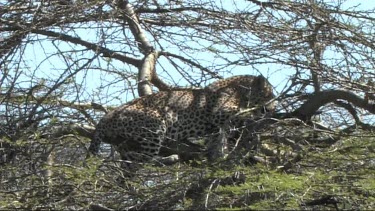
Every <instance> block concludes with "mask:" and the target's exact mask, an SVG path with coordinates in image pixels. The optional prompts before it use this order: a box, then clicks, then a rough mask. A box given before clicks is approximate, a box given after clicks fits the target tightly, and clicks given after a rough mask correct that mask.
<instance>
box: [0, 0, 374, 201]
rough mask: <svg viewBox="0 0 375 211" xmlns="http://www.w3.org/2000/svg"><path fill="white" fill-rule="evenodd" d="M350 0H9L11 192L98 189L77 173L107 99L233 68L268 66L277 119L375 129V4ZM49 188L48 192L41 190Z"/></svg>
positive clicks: (3, 134)
mask: <svg viewBox="0 0 375 211" xmlns="http://www.w3.org/2000/svg"><path fill="white" fill-rule="evenodd" d="M349 2H350V1H348V2H345V1H337V2H334V3H332V2H329V1H323V0H322V1H317V0H311V1H310V0H295V1H279V0H269V1H258V0H248V1H241V2H238V1H228V2H218V1H211V0H207V1H194V0H191V1H159V0H154V1H147V0H146V1H125V0H115V1H107V0H91V1H90V0H87V1H84V0H66V1H63V0H39V1H38V0H35V1H34V0H32V1H26V0H24V1H23V0H8V1H1V2H0V33H1V34H0V36H1V38H0V39H1V43H0V69H1V75H0V96H1V97H0V101H1V105H0V109H1V113H0V117H1V119H0V124H1V128H0V141H1V142H0V144H1V147H0V153H1V160H0V165H2V168H3V169H2V172H1V173H0V176H1V180H2V184H4V185H3V186H2V187H3V188H2V191H3V192H4V193H6V194H5V195H4V198H6V199H7V200H4V201H6V202H9V201H16V202H17V203H16V204H14V206H15V207H17V206H21V205H19V204H22V206H21V207H27V206H34V205H36V204H38V206H47V207H55V208H56V207H58V206H60V205H59V204H63V205H61V206H63V207H64V206H68V205H67V204H69V203H68V202H67V201H68V200H67V199H68V198H69V197H68V196H69V195H70V194H72V193H74V194H73V195H74V196H79V197H78V198H79V199H82V198H86V199H88V198H92V195H90V194H92V193H93V192H91V191H92V189H90V188H88V190H90V191H82V192H84V194H82V193H81V192H79V191H77V190H86V189H85V188H86V187H83V186H85V185H87V184H86V183H85V182H82V183H80V182H77V183H79V184H80V185H81V186H79V188H77V183H75V182H72V180H73V178H76V177H79V178H85V177H87V176H88V175H90V177H94V176H92V172H91V173H86V174H83V176H82V175H81V176H77V175H76V174H77V171H79V169H81V168H83V167H82V164H79V163H77V161H83V160H84V157H85V154H86V145H87V143H88V142H89V139H90V138H91V135H92V132H93V130H94V128H95V125H96V123H97V121H98V120H99V119H100V117H102V116H103V115H104V114H105V113H106V112H107V111H108V110H109V109H111V108H113V107H114V106H117V105H120V104H121V103H125V102H127V101H128V100H130V99H133V98H135V97H138V96H143V95H149V94H152V93H153V92H156V91H163V90H169V89H173V88H175V87H178V86H189V87H203V86H205V85H206V84H207V83H208V82H210V81H212V80H214V79H219V78H222V77H226V76H229V75H232V74H263V75H265V76H267V77H268V78H269V80H270V81H271V83H273V84H274V86H275V92H276V94H277V96H278V97H277V99H276V101H277V103H278V110H277V112H276V115H275V117H277V118H291V117H296V118H298V119H300V120H302V121H305V122H307V123H308V122H311V119H312V117H313V116H314V115H316V114H319V116H320V118H321V120H322V122H324V124H325V129H330V130H331V131H334V130H338V131H336V132H338V133H340V134H341V133H353V132H355V131H358V129H361V130H362V131H372V130H373V129H374V127H373V123H374V113H375V104H374V100H375V96H374V93H375V87H374V78H375V71H374V69H375V68H374V65H375V61H374V58H373V51H374V44H373V43H375V42H374V37H375V36H374V32H373V30H372V28H373V27H374V24H375V19H374V18H375V17H374V9H373V8H372V9H371V8H369V9H367V10H365V9H362V8H363V7H360V5H350V4H349ZM355 129H357V130H355ZM74 158H77V159H74ZM94 163H95V162H94ZM10 164H13V165H14V166H16V167H17V171H14V170H12V168H11V165H10ZM85 165H86V167H87V165H88V166H90V165H94V164H92V163H90V162H89V163H86V164H85ZM85 165H84V166H85ZM62 169H63V170H62ZM117 170H118V169H116V168H115V166H112V167H108V166H106V169H105V171H113V172H116V171H117ZM102 171H104V170H103V169H102ZM52 172H54V176H53V175H52ZM32 175H39V176H41V177H42V178H43V179H40V180H39V179H35V177H32ZM100 176H103V175H101V174H95V177H94V179H93V180H100V178H101V177H100ZM98 178H99V179H98ZM86 179H87V178H86ZM3 181H6V182H3ZM66 181H70V182H66ZM182 181H184V180H182ZM86 182H87V181H86ZM30 184H38V186H34V187H33V188H26V187H27V186H28V185H30ZM73 184H74V185H73ZM90 184H91V183H90ZM211 184H213V183H211ZM64 185H65V186H64ZM62 186H64V188H63V189H62V190H61V191H60V192H59V191H57V192H54V191H55V190H56V187H62ZM104 186H105V185H103V186H101V187H104ZM80 188H81V189H80ZM106 188H107V189H108V190H112V191H114V190H116V191H118V189H116V188H114V187H111V188H109V187H106ZM51 190H54V191H51ZM181 191H182V190H181ZM182 192H184V191H182ZM182 192H181V193H182ZM40 193H43V194H48V196H49V200H47V202H45V200H46V198H42V197H41V198H40V199H38V200H40V201H33V200H31V199H32V198H33V197H34V198H35V197H36V196H38V194H40ZM78 193H79V194H78ZM176 193H179V194H177V195H176V196H175V198H176V200H179V199H180V198H179V197H181V194H180V192H178V191H176ZM146 195H147V194H146ZM182 195H183V194H182ZM100 196H102V195H100ZM105 196H106V197H107V199H108V197H111V196H109V195H105ZM116 196H117V195H116ZM142 196H145V195H142ZM128 197H129V196H128ZM137 197H141V196H138V195H137ZM78 198H76V200H78ZM70 199H71V198H70ZM64 200H65V201H64ZM118 200H120V199H118ZM121 200H125V199H122V198H121ZM121 200H120V201H121ZM79 201H80V202H81V205H82V206H86V205H87V204H89V200H87V201H86V202H87V203H83V201H85V200H79ZM150 201H151V202H155V201H152V200H150ZM148 203H150V202H148ZM72 204H74V203H72ZM172 204H173V203H172ZM143 205H144V206H145V207H147V206H148V205H150V204H147V203H145V204H143ZM129 206H130V205H129ZM150 206H151V205H150ZM124 207H126V206H125V205H124V206H123V207H121V208H124ZM75 208H76V207H75Z"/></svg>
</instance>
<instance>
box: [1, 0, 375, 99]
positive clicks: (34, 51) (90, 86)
mask: <svg viewBox="0 0 375 211" xmlns="http://www.w3.org/2000/svg"><path fill="white" fill-rule="evenodd" d="M336 1H337V0H335V1H332V2H336ZM1 2H2V1H0V3H1ZM227 2H230V1H227ZM240 2H244V1H243V0H242V1H238V2H237V6H240V4H241V3H240ZM345 5H346V7H352V6H356V5H360V7H359V8H361V9H362V8H363V9H370V8H375V1H373V0H349V1H347V3H346V4H345ZM228 6H229V5H228ZM62 30H66V31H67V30H69V29H62ZM91 33H92V31H89V30H81V31H80V32H79V36H80V37H83V38H85V39H88V40H90V39H91V40H95V39H96V38H95V36H96V34H95V35H94V36H93V35H92V34H91ZM39 37H40V36H39ZM34 38H35V39H37V38H38V36H36V37H34ZM47 43H51V42H50V41H49V40H48V41H47V42H43V43H38V42H35V44H34V45H29V46H28V48H27V49H26V51H25V58H23V60H24V63H25V64H26V66H28V68H29V70H31V71H30V72H33V71H35V70H38V74H42V75H43V76H40V75H39V77H50V76H55V77H57V76H58V75H59V74H60V73H61V71H62V70H61V67H66V66H64V65H63V64H64V63H65V61H69V59H70V58H61V57H59V56H54V55H53V54H54V53H56V47H55V46H59V48H60V50H63V49H65V47H66V49H68V48H70V46H73V47H74V48H76V49H77V48H80V47H79V46H74V45H72V44H62V43H61V42H59V41H56V42H54V43H53V44H47ZM54 45H55V46H54ZM119 48H121V46H119ZM119 50H121V49H119ZM167 50H168V49H167ZM93 55H94V53H93V52H92V56H93ZM46 56H51V58H53V59H46ZM85 56H87V55H85ZM72 59H74V58H72ZM104 61H105V59H104ZM160 61H161V62H162V60H160ZM82 63H84V61H82ZM101 65H103V66H106V65H107V66H108V67H110V68H113V69H119V70H124V72H126V71H127V70H128V66H126V65H124V64H122V63H121V62H119V61H114V60H111V61H108V63H107V64H103V62H102V63H101ZM162 65H163V67H165V68H167V69H168V66H166V65H165V64H162ZM282 68H283V67H282V66H278V65H270V64H267V65H262V66H259V69H261V72H262V74H264V75H266V76H269V79H270V82H271V83H272V84H273V85H274V86H275V88H276V89H277V91H278V92H281V90H282V88H283V87H284V85H285V83H286V82H287V79H286V74H290V73H291V72H288V70H282ZM59 69H60V70H59ZM277 69H280V71H276V72H275V70H277ZM281 70H282V71H281ZM250 72H251V71H250ZM232 73H233V74H235V75H238V74H249V70H248V67H238V68H236V69H235V70H233V71H232ZM30 74H32V73H30ZM172 74H173V73H172ZM251 74H257V73H256V71H252V72H251ZM172 76H173V75H172ZM224 76H225V77H228V76H229V75H224ZM173 78H175V80H178V77H173ZM76 79H78V80H79V81H82V86H83V87H86V89H87V90H83V93H86V94H87V96H92V94H93V93H95V92H99V91H103V90H98V85H99V84H100V83H101V82H100V81H105V80H108V81H111V80H116V79H114V78H111V77H110V76H109V75H99V74H98V71H96V70H93V71H90V72H88V74H85V73H80V74H79V75H78V76H77V78H76ZM177 82H179V83H178V84H179V85H181V86H184V85H186V84H184V83H183V81H177ZM132 85H135V84H132ZM121 86H128V82H127V81H122V82H121V81H120V82H118V83H116V84H115V85H114V86H112V88H111V89H113V90H114V89H119V90H121V89H122V88H121ZM113 90H107V93H109V92H113ZM86 94H85V95H86ZM124 95H125V96H122V97H123V99H117V100H116V99H111V100H109V101H110V103H111V104H114V105H116V104H117V105H118V104H121V103H124V102H126V101H129V100H131V99H132V98H134V97H135V95H134V94H132V93H124ZM86 100H87V101H89V102H90V101H95V102H97V101H99V102H100V103H108V102H101V101H100V99H98V98H97V99H90V98H87V99H86Z"/></svg>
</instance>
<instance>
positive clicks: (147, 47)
mask: <svg viewBox="0 0 375 211" xmlns="http://www.w3.org/2000/svg"><path fill="white" fill-rule="evenodd" d="M117 5H118V7H119V8H120V9H122V10H124V13H125V15H124V18H125V19H126V20H127V22H128V24H129V28H130V31H131V32H132V34H133V36H134V38H135V40H136V41H137V43H138V47H139V48H140V51H141V52H142V53H143V54H148V53H149V52H151V51H153V49H154V48H153V47H152V45H151V43H150V42H149V41H148V39H147V37H146V33H145V32H144V31H143V29H142V27H141V25H140V24H139V20H138V18H137V15H136V13H135V11H134V8H133V6H132V5H131V4H130V3H129V1H126V0H117Z"/></svg>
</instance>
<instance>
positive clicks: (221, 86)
mask: <svg viewBox="0 0 375 211" xmlns="http://www.w3.org/2000/svg"><path fill="white" fill-rule="evenodd" d="M274 98H275V95H274V93H273V87H272V85H271V84H270V82H269V81H268V80H267V79H266V78H265V77H264V76H262V75H259V76H254V75H237V76H232V77H229V78H226V79H219V80H217V81H215V82H213V83H211V84H209V85H207V86H206V87H204V88H201V89H178V90H173V89H172V90H167V91H160V92H157V93H154V94H151V95H146V96H142V97H140V98H136V99H134V100H132V101H130V102H128V103H125V104H124V105H122V106H120V107H117V108H115V109H114V110H112V111H110V112H108V113H107V114H106V115H104V117H103V118H102V119H101V120H100V121H99V123H98V124H97V126H96V129H95V132H94V135H93V138H92V141H91V144H90V147H89V152H91V153H92V154H94V155H98V154H99V151H100V144H101V143H102V142H104V143H108V144H110V145H112V146H114V147H115V149H116V151H117V152H118V153H119V154H120V157H121V159H122V160H124V161H128V162H127V165H126V166H125V167H124V168H132V165H133V164H134V163H147V162H150V160H152V159H153V158H155V157H160V156H161V157H163V156H169V155H172V154H174V153H177V154H179V153H180V152H181V151H183V152H186V151H189V150H191V149H192V148H185V150H180V149H181V148H182V147H181V146H185V145H189V146H193V145H194V144H193V142H191V141H189V140H191V138H197V137H204V136H207V135H210V134H215V133H217V132H218V131H219V130H220V128H221V127H222V126H223V125H224V124H225V122H227V121H228V119H230V118H231V117H232V116H233V115H235V114H236V113H238V112H240V111H241V110H244V109H249V108H255V111H257V112H258V113H265V112H272V111H274V109H275V104H274V103H273V101H274ZM181 156H182V153H181ZM133 167H134V165H133ZM135 169H136V168H135Z"/></svg>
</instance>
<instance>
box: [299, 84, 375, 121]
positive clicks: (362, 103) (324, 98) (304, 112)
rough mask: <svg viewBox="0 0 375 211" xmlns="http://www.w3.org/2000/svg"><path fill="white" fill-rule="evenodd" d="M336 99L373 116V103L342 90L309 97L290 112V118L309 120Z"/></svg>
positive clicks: (374, 111) (374, 106) (319, 93)
mask: <svg viewBox="0 0 375 211" xmlns="http://www.w3.org/2000/svg"><path fill="white" fill-rule="evenodd" d="M338 99H341V100H346V101H348V102H349V103H352V104H353V105H355V106H357V107H360V108H363V109H365V110H367V111H369V112H370V113H373V114H375V104H374V103H369V102H367V101H366V100H365V99H363V98H361V97H358V96H357V95H355V94H354V93H352V92H349V91H343V90H326V91H321V92H317V93H314V94H312V95H311V96H309V98H308V100H307V101H306V102H305V103H304V104H303V105H302V106H301V107H300V108H298V109H297V110H295V111H294V112H292V116H296V117H298V118H299V119H302V120H309V119H310V118H311V116H313V115H314V114H315V113H316V111H317V110H318V109H319V108H320V107H322V106H324V105H325V104H327V103H331V102H335V101H336V100H338Z"/></svg>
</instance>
